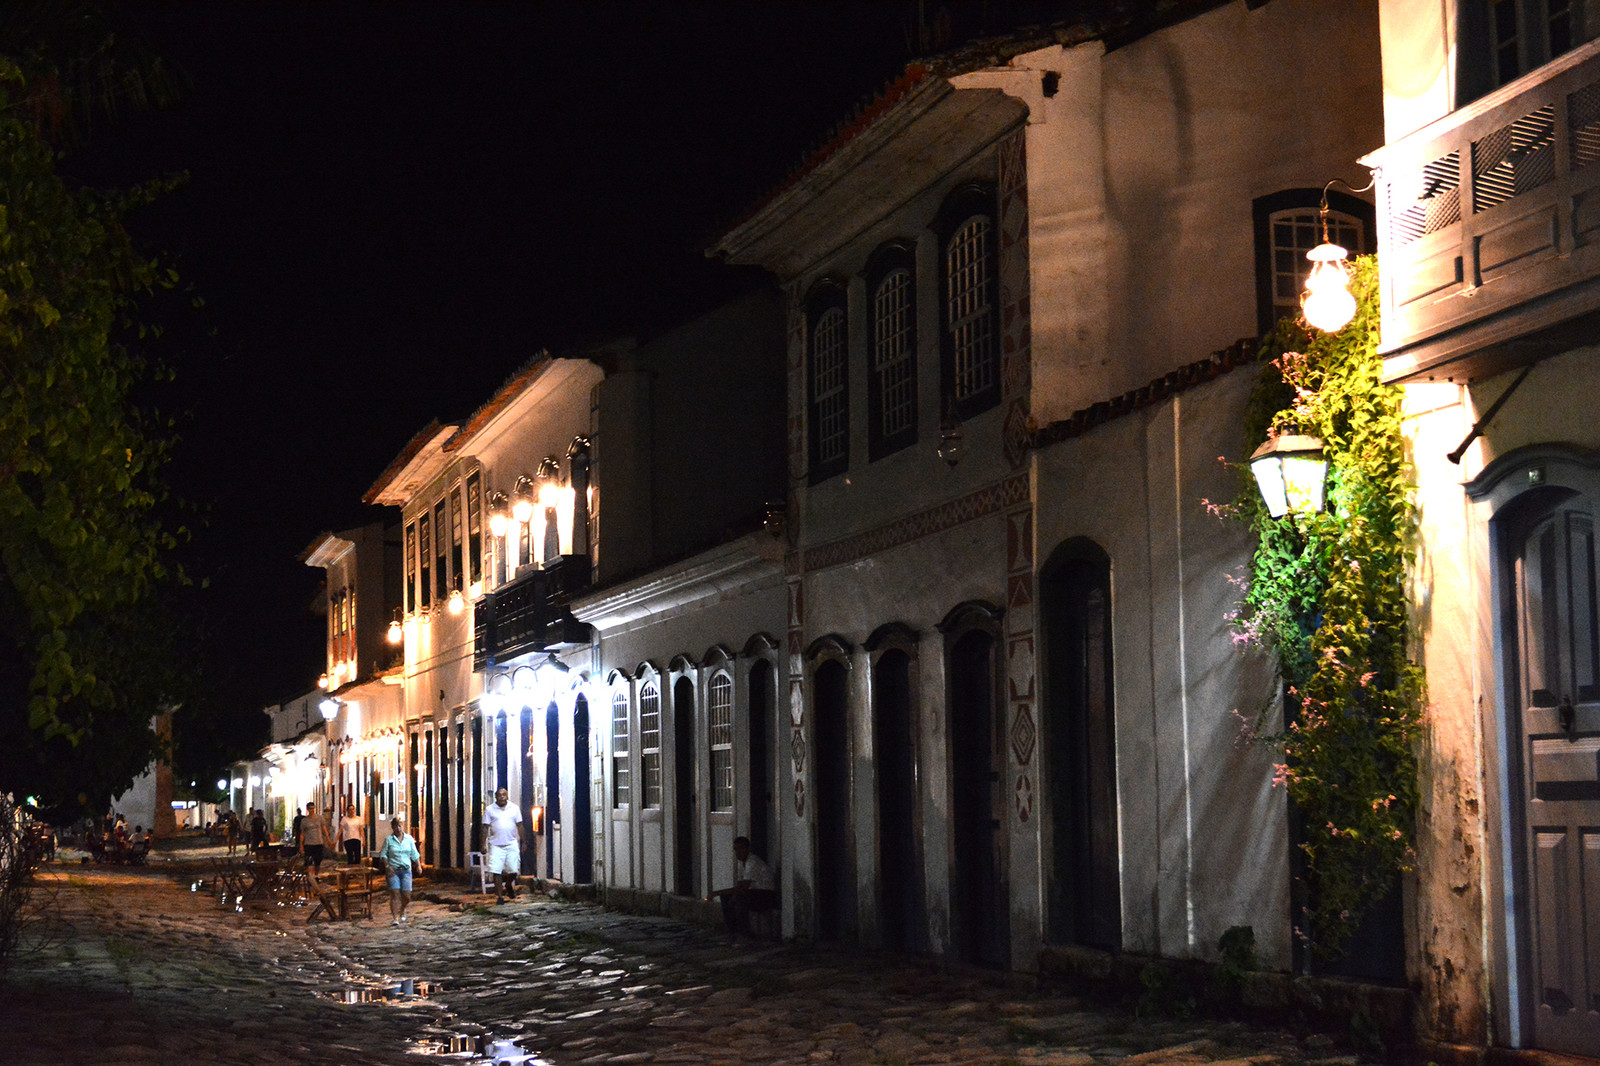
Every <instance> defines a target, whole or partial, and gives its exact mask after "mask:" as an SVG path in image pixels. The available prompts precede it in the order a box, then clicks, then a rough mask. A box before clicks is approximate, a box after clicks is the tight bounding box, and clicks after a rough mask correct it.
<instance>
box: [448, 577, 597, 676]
mask: <svg viewBox="0 0 1600 1066" xmlns="http://www.w3.org/2000/svg"><path fill="white" fill-rule="evenodd" d="M588 564H589V560H588V559H587V557H584V556H564V557H563V558H562V559H561V561H560V562H559V563H557V564H556V565H554V566H550V567H547V568H545V569H536V570H529V571H528V572H527V573H526V574H524V575H522V576H521V577H518V578H517V579H516V580H515V581H512V582H510V583H509V584H507V585H505V586H504V587H502V588H500V589H497V590H496V591H494V592H491V593H489V594H488V595H486V596H484V598H483V599H482V600H480V601H478V604H477V607H476V609H475V611H474V613H473V640H472V665H473V669H475V670H482V669H484V668H485V667H488V666H493V665H495V664H497V663H504V662H508V661H510V660H511V659H514V658H516V657H517V656H519V655H526V654H528V653H529V652H541V651H547V650H549V651H554V650H559V649H561V648H564V647H572V646H574V645H578V644H586V643H588V641H589V627H588V626H586V625H584V624H583V623H582V622H579V621H578V620H577V619H575V618H573V617H572V612H571V611H569V610H568V609H567V606H566V602H567V598H568V597H569V596H570V595H572V594H574V593H575V592H577V591H580V590H581V589H583V588H584V587H586V586H587V585H588V574H589V569H588Z"/></svg>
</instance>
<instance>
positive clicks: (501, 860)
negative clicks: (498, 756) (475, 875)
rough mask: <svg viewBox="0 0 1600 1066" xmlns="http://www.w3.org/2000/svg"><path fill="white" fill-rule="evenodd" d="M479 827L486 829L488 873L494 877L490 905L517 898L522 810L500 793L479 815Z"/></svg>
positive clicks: (504, 793)
mask: <svg viewBox="0 0 1600 1066" xmlns="http://www.w3.org/2000/svg"><path fill="white" fill-rule="evenodd" d="M483 824H484V825H486V826H488V837H489V873H490V875H491V876H492V875H495V874H498V875H499V876H500V881H499V883H498V884H496V885H495V889H494V901H495V902H496V903H503V902H505V901H506V899H508V898H509V899H516V898H517V885H516V879H517V874H518V873H520V872H521V856H522V808H520V807H518V806H517V805H516V804H515V803H512V802H511V794H510V793H509V792H507V791H506V790H505V789H503V788H502V789H500V790H499V791H498V792H496V793H495V794H494V802H493V803H491V804H490V805H489V806H488V807H487V808H486V809H485V810H484V812H483Z"/></svg>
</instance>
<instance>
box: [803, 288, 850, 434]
mask: <svg viewBox="0 0 1600 1066" xmlns="http://www.w3.org/2000/svg"><path fill="white" fill-rule="evenodd" d="M847 350H848V337H847V332H846V329H845V316H844V310H843V309H842V308H838V307H830V308H828V309H827V310H826V311H824V312H822V314H821V315H819V316H818V317H817V324H816V332H815V336H814V337H813V338H812V345H811V366H812V371H811V374H812V376H811V380H812V389H813V397H814V398H813V401H812V402H813V411H814V415H815V418H816V421H817V424H816V427H815V430H814V432H815V433H816V435H817V459H818V461H819V462H820V463H821V464H822V465H824V466H826V465H829V464H832V463H842V462H844V461H845V453H846V450H847V449H848V447H849V443H850V434H849V408H848V405H847V401H846V393H845V384H846V377H845V375H846V372H847V366H848V360H847V358H846V353H847Z"/></svg>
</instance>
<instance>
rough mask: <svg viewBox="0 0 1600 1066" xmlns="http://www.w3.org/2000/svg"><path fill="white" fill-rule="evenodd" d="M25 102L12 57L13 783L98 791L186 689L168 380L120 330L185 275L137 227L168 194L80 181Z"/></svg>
mask: <svg viewBox="0 0 1600 1066" xmlns="http://www.w3.org/2000/svg"><path fill="white" fill-rule="evenodd" d="M23 99H26V89H25V86H24V83H23V78H22V75H21V73H20V70H19V68H18V67H17V66H16V65H15V64H14V63H12V62H11V61H10V60H8V59H5V58H4V57H0V747H3V749H4V757H3V759H0V791H3V790H5V789H16V790H18V791H20V792H23V793H24V794H37V793H39V792H40V791H41V790H43V789H47V788H50V787H51V786H52V785H54V786H57V787H58V788H59V787H60V786H66V787H67V788H70V790H71V792H72V793H74V794H76V793H79V792H80V791H82V792H83V795H84V798H85V799H86V798H87V797H88V796H99V795H104V794H108V793H109V792H110V791H113V790H116V789H117V788H118V787H125V786H126V784H127V783H128V782H129V781H131V779H132V776H133V774H134V773H137V772H138V770H139V769H142V768H143V767H144V766H145V765H146V764H147V763H148V762H149V760H150V758H151V756H152V755H153V754H154V753H155V751H156V750H157V743H156V738H155V736H154V734H153V733H152V732H151V730H150V726H149V723H150V719H151V718H152V716H153V715H155V714H156V713H157V712H158V711H159V710H161V704H162V702H163V693H162V691H161V690H163V689H167V690H168V691H167V693H166V695H168V696H170V694H171V693H170V686H169V685H168V684H167V682H168V681H169V680H170V678H169V677H168V676H164V675H163V670H162V667H161V665H160V664H161V662H162V659H163V657H162V656H160V655H158V654H157V651H158V649H159V645H160V643H161V642H160V635H161V634H162V633H164V632H168V631H169V629H168V628H167V627H165V626H164V624H163V621H162V616H161V614H160V612H159V599H158V593H159V592H160V590H161V589H162V588H163V587H164V586H165V585H166V584H168V583H170V582H171V581H172V579H174V577H175V576H176V575H175V573H174V571H173V570H172V568H171V567H170V566H169V564H168V562H167V557H168V553H169V552H170V550H171V549H172V548H173V547H174V544H175V539H174V534H173V533H172V532H169V531H167V530H166V529H164V528H163V526H162V524H161V522H160V520H159V516H158V508H159V506H160V505H161V503H162V501H163V499H164V495H165V494H164V491H163V489H162V487H161V484H160V481H159V478H158V476H157V475H158V471H159V469H160V467H161V466H162V464H163V462H164V461H165V459H166V457H167V453H168V450H169V447H170V442H169V440H168V439H167V438H166V428H165V427H164V426H162V425H161V424H159V423H156V422H154V420H152V419H151V418H150V417H149V416H148V415H146V414H144V413H142V412H141V411H139V410H138V409H137V408H136V407H135V406H134V404H133V402H132V400H131V398H130V397H131V393H132V391H133V390H134V389H135V387H136V386H138V385H139V384H140V383H141V382H143V381H145V380H148V379H149V378H150V377H152V376H153V375H155V374H156V373H157V372H156V370H155V368H153V367H151V366H149V365H147V363H146V362H145V360H144V359H143V358H141V357H140V356H139V355H137V354H135V353H134V352H132V351H130V350H129V349H128V348H126V347H125V346H124V345H123V344H122V343H120V341H119V338H120V337H122V336H124V335H126V334H127V333H129V332H132V331H133V330H134V329H135V328H136V327H135V324H134V323H133V322H132V321H131V318H130V316H131V314H132V311H133V301H134V299H135V298H136V297H137V296H138V295H140V294H142V293H148V292H150V291H152V290H154V289H156V288H158V287H164V286H170V285H171V284H173V282H174V281H175V277H174V275H173V274H172V273H171V272H170V271H168V270H167V269H165V268H164V267H162V266H161V265H160V264H158V263H157V262H155V261H153V260H150V259H146V258H143V257H141V256H139V255H138V254H137V253H135V252H134V251H133V249H132V248H131V247H130V245H129V242H128V238H127V235H126V232H125V231H124V229H123V226H122V219H123V217H124V215H125V214H126V212H127V211H129V210H130V209H131V208H133V207H134V206H136V205H138V204H141V203H143V202H146V201H147V200H148V199H149V198H150V197H151V196H153V195H155V193H156V192H157V191H159V190H158V188H157V187H155V186H151V187H145V188H141V189H138V190H134V191H133V192H131V193H124V194H108V193H101V192H96V191H93V190H88V189H74V188H71V187H69V186H68V185H67V184H66V183H65V182H64V181H63V180H62V179H61V178H60V177H59V176H58V175H57V173H56V169H55V164H56V158H55V154H54V152H53V151H52V149H51V148H50V147H49V146H48V145H47V144H46V143H45V142H44V140H43V139H42V138H41V136H40V131H39V129H38V127H37V125H36V124H35V123H33V122H30V121H29V120H28V116H29V110H28V109H27V108H26V107H20V106H16V105H17V101H19V100H23ZM73 775H77V776H76V779H73ZM46 798H47V802H48V801H61V800H63V799H64V798H65V797H63V796H61V795H56V796H53V797H46Z"/></svg>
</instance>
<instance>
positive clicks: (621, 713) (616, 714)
mask: <svg viewBox="0 0 1600 1066" xmlns="http://www.w3.org/2000/svg"><path fill="white" fill-rule="evenodd" d="M631 751H632V749H631V747H630V745H629V733H628V692H627V690H626V689H622V690H620V691H618V692H617V693H616V694H615V695H613V696H612V697H611V806H612V807H615V808H617V809H618V810H622V809H625V808H626V807H627V806H628V803H629V791H628V785H629V781H628V756H629V754H630V753H631Z"/></svg>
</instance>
